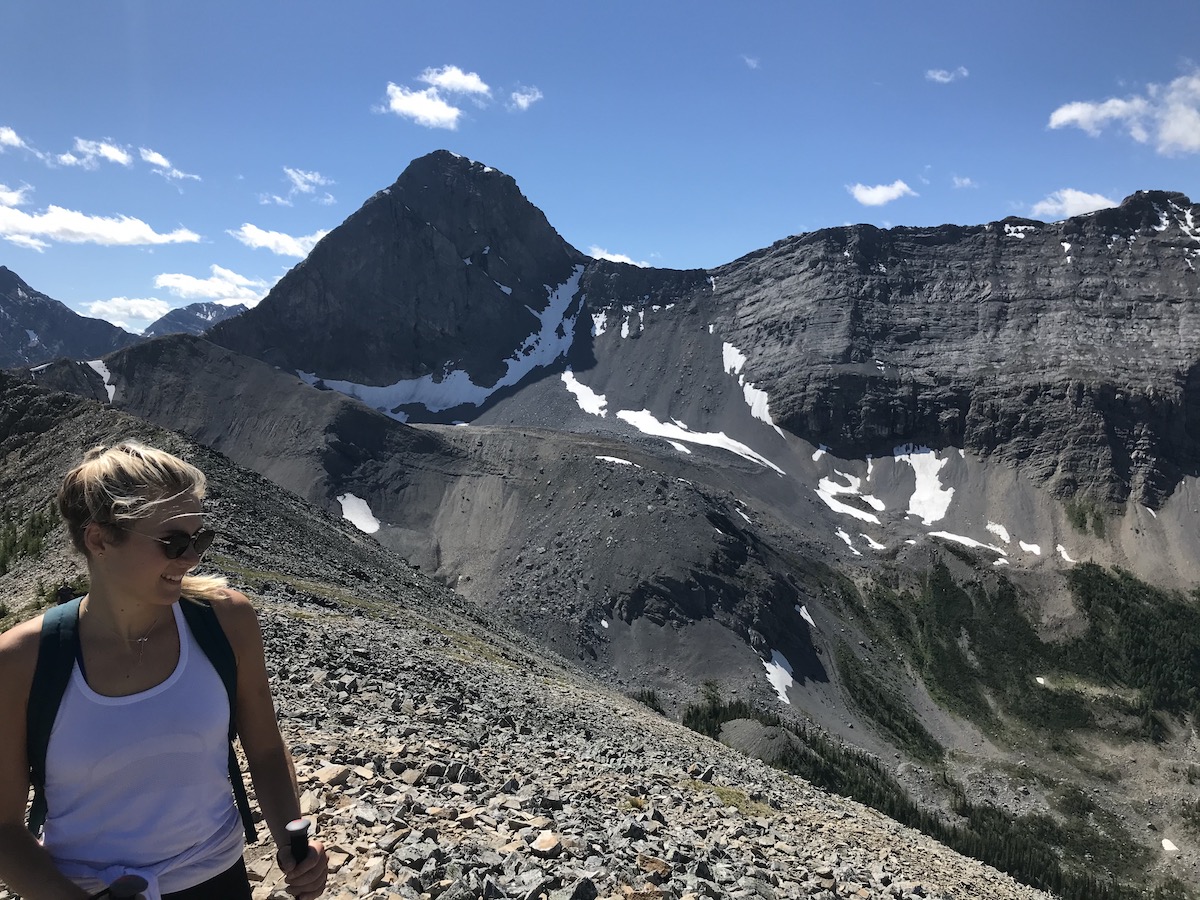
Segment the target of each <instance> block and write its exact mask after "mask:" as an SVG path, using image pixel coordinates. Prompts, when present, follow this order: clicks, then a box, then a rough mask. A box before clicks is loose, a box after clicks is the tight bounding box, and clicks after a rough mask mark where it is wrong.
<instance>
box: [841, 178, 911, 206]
mask: <svg viewBox="0 0 1200 900" xmlns="http://www.w3.org/2000/svg"><path fill="white" fill-rule="evenodd" d="M846 190H848V191H849V192H850V193H851V195H852V196H853V197H854V199H855V200H857V201H858V202H859V203H861V204H862V205H863V206H883V205H884V204H886V203H891V202H892V201H893V200H899V199H900V198H901V197H916V196H919V195H918V194H917V192H916V191H914V190H913V189H912V188H910V187H909V186H908V185H907V184H905V183H904V182H903V181H899V180H896V181H893V182H892V183H891V184H876V185H866V184H848V185H846Z"/></svg>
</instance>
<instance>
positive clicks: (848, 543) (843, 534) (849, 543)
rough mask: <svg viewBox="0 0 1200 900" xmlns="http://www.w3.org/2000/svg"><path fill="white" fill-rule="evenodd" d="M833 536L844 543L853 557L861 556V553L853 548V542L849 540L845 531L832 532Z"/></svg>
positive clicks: (840, 529)
mask: <svg viewBox="0 0 1200 900" xmlns="http://www.w3.org/2000/svg"><path fill="white" fill-rule="evenodd" d="M834 534H836V535H837V536H838V537H840V538H841V539H842V540H843V541H845V542H846V546H847V547H849V548H850V552H851V553H853V554H854V555H855V556H862V552H861V551H860V550H859V549H858V548H857V547H855V546H854V541H852V540H851V539H850V535H848V534H846V531H845V529H842V528H839V529H838V530H837V531H835V532H834Z"/></svg>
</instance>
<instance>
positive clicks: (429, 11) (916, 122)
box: [0, 0, 1200, 331]
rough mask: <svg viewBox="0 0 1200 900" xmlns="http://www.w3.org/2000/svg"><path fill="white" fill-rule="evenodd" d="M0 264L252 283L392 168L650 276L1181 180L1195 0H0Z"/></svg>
mask: <svg viewBox="0 0 1200 900" xmlns="http://www.w3.org/2000/svg"><path fill="white" fill-rule="evenodd" d="M0 33H2V34H4V35H6V40H5V42H4V43H5V45H4V49H3V51H2V52H0V264H2V265H7V266H8V267H9V268H10V269H12V270H13V271H15V272H16V273H17V274H18V275H20V276H21V277H23V278H24V279H25V280H26V281H27V282H28V283H29V284H30V285H31V286H32V287H33V288H35V289H37V290H40V291H42V292H43V293H46V294H49V295H50V296H51V297H54V298H55V299H58V300H62V301H63V302H64V303H66V304H68V305H69V306H71V307H72V308H73V309H75V310H77V311H79V312H81V313H84V314H86V315H96V316H100V317H103V318H107V319H109V320H110V321H115V322H118V323H122V324H124V325H125V326H126V327H128V328H130V330H135V331H136V330H140V329H141V328H143V327H145V326H146V325H147V324H148V323H149V321H151V320H152V319H154V318H157V317H158V315H161V314H162V313H163V312H165V311H166V310H167V309H168V308H170V307H174V306H182V305H185V304H187V303H189V302H196V301H198V300H206V299H211V300H222V301H232V300H244V301H246V302H250V303H254V302H257V300H258V299H260V298H261V297H262V295H263V294H264V293H265V292H266V291H267V290H268V289H269V287H270V286H271V285H272V284H273V283H274V282H275V281H276V280H277V279H278V278H279V277H280V275H282V274H283V273H284V272H285V271H287V269H288V268H290V267H291V266H292V265H294V264H295V263H296V262H298V261H299V259H300V258H301V257H302V255H303V253H304V252H306V249H307V247H309V246H311V244H312V242H313V241H314V240H315V239H316V237H317V236H319V235H320V234H321V233H323V232H326V231H328V230H330V229H332V228H334V227H336V226H337V225H338V224H339V223H340V222H342V221H343V220H344V219H345V218H346V217H347V216H349V215H350V214H351V213H352V212H354V210H356V209H357V208H358V207H359V206H360V205H361V204H362V203H363V201H364V200H366V199H367V197H369V196H370V195H371V194H373V193H374V192H375V191H377V190H379V189H380V188H383V187H386V186H387V185H389V184H390V183H391V182H392V181H394V180H395V178H396V177H397V176H398V175H399V174H400V172H401V171H403V169H404V167H405V166H406V165H407V164H408V163H409V162H410V161H411V160H412V159H414V158H416V157H418V156H422V155H424V154H426V153H428V152H430V151H432V150H436V149H441V148H444V149H449V150H452V151H454V152H456V153H460V154H462V155H464V156H468V157H470V158H472V159H476V160H479V161H480V162H483V163H486V164H488V165H490V166H493V167H495V168H498V169H501V170H502V171H504V172H506V173H508V174H509V175H511V176H513V178H515V179H516V181H517V183H518V185H520V187H521V189H522V191H523V192H524V193H525V195H526V196H527V197H528V198H529V199H530V200H531V201H532V202H533V203H534V204H536V205H537V206H538V207H540V208H541V209H542V210H543V211H544V212H545V213H546V215H547V217H548V218H549V220H550V222H551V224H552V225H553V226H554V227H555V228H557V229H558V231H559V233H560V234H562V236H563V237H564V238H565V239H566V240H568V241H569V242H570V243H572V244H573V245H575V246H576V247H578V248H579V249H580V250H583V251H584V252H590V253H592V254H593V255H611V256H614V257H623V258H626V259H628V260H630V261H633V262H636V263H645V264H649V265H653V266H662V267H669V268H706V267H713V266H718V265H721V264H723V263H726V262H730V261H732V260H734V259H736V258H737V257H739V256H741V255H742V254H744V253H748V252H750V251H752V250H756V249H759V248H761V247H765V246H767V245H769V244H771V243H772V242H774V241H776V240H779V239H781V238H784V237H787V236H788V235H791V234H796V233H799V232H804V231H812V230H815V229H818V228H823V227H828V226H836V225H844V224H847V223H852V222H870V223H873V224H876V225H880V226H890V225H935V224H940V223H945V222H954V223H958V224H978V223H982V222H988V221H993V220H996V219H1000V218H1003V217H1004V216H1008V215H1025V216H1032V217H1034V218H1041V219H1045V220H1053V219H1059V218H1063V217H1064V216H1066V215H1070V214H1074V213H1078V212H1085V211H1088V210H1089V209H1094V208H1097V207H1099V206H1103V205H1110V204H1113V203H1117V202H1120V200H1121V199H1122V198H1124V197H1125V196H1127V195H1128V194H1130V193H1132V192H1134V191H1136V190H1139V189H1143V188H1161V189H1167V190H1178V191H1183V192H1184V193H1186V194H1188V195H1189V196H1190V197H1191V198H1192V199H1193V201H1196V200H1200V39H1198V38H1197V35H1200V3H1197V2H1195V0H1159V2H1155V3H1153V4H1130V3H1115V2H1108V0H1086V2H1084V0H1067V2H1053V0H1038V2H1021V0H1013V2H1009V3H1003V4H1001V3H987V4H984V3H978V2H969V0H956V2H940V0H937V2H913V3H900V2H857V3H856V2H849V0H847V2H840V3H834V2H801V0H790V2H782V0H777V2H766V0H764V2H758V0H747V2H744V3H733V2H713V0H692V2H656V0H638V2H622V0H616V2H609V3H603V4H600V3H593V4H584V3H571V2H562V0H555V2H541V0H537V2H510V3H488V4H483V3H468V2H460V3H457V4H454V3H431V2H422V3H409V2H401V0H390V2H383V0H346V2H344V3H340V4H334V3H329V2H322V3H315V2H305V0H294V2H286V3H284V2H280V0H237V2H227V0H206V2H204V3H196V2H194V0H193V2H188V3H183V2H176V0H154V2H149V0H115V2H102V0H89V2H83V0H71V2H62V0H2V2H0Z"/></svg>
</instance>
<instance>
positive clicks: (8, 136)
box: [0, 125, 28, 152]
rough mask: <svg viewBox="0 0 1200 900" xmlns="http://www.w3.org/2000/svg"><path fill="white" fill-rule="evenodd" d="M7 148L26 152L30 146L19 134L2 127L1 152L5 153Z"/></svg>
mask: <svg viewBox="0 0 1200 900" xmlns="http://www.w3.org/2000/svg"><path fill="white" fill-rule="evenodd" d="M5 147H15V148H16V149H18V150H24V149H27V148H28V145H27V144H26V143H25V142H24V141H23V140H21V136H20V135H19V134H17V133H16V132H15V131H13V130H12V129H11V128H9V127H8V126H7V125H0V152H3V150H4V148H5Z"/></svg>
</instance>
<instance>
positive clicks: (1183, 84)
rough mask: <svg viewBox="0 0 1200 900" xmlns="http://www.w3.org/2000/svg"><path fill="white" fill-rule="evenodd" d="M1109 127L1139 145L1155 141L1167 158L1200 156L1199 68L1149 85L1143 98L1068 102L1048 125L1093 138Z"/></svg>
mask: <svg viewBox="0 0 1200 900" xmlns="http://www.w3.org/2000/svg"><path fill="white" fill-rule="evenodd" d="M1110 124H1111V125H1115V126H1117V127H1119V128H1122V129H1124V130H1125V131H1126V132H1127V133H1128V134H1129V136H1130V137H1131V138H1133V139H1134V140H1135V141H1137V142H1138V143H1139V144H1146V143H1150V142H1151V141H1153V143H1154V149H1155V150H1157V151H1158V152H1159V153H1161V154H1163V155H1164V156H1177V155H1182V154H1187V153H1200V69H1197V70H1196V71H1194V72H1192V73H1191V74H1189V75H1182V76H1180V77H1179V78H1176V79H1175V80H1174V81H1172V82H1171V83H1170V84H1168V85H1165V86H1164V85H1158V84H1150V85H1147V86H1146V90H1145V92H1144V94H1141V95H1134V96H1132V97H1125V98H1119V97H1110V98H1109V99H1107V100H1101V101H1097V102H1093V101H1082V100H1077V101H1074V102H1071V103H1065V104H1063V105H1062V106H1060V107H1058V109H1056V110H1054V112H1052V113H1051V114H1050V122H1049V125H1050V127H1051V128H1067V127H1075V128H1080V129H1082V130H1083V131H1085V132H1086V133H1087V134H1089V135H1091V136H1092V137H1098V136H1099V135H1100V133H1101V132H1102V131H1103V130H1104V128H1105V127H1106V126H1107V125H1110Z"/></svg>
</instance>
